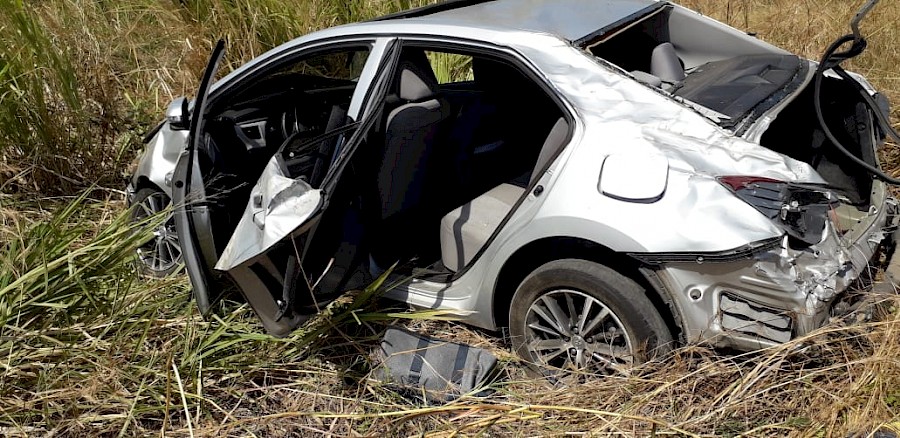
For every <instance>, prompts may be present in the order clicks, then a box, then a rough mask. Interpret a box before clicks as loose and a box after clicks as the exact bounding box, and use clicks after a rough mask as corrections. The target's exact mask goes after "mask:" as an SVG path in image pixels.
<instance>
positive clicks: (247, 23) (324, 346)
mask: <svg viewBox="0 0 900 438" xmlns="http://www.w3.org/2000/svg"><path fill="white" fill-rule="evenodd" d="M412 3H418V2H415V1H414V2H412ZM681 3H682V4H684V5H685V6H688V7H692V8H695V9H699V10H701V11H703V12H704V13H707V14H710V15H712V16H714V17H716V18H718V19H720V20H721V21H724V22H727V23H729V24H732V25H734V26H736V27H738V28H741V29H744V30H748V31H753V32H757V33H758V35H759V37H760V38H762V39H764V40H767V41H771V42H773V43H775V44H778V45H781V46H783V47H785V48H788V49H789V50H792V51H795V52H798V53H801V54H803V55H805V56H808V57H811V58H817V57H818V56H819V52H820V51H821V50H822V49H823V48H824V47H825V45H826V44H827V43H828V42H830V41H831V40H832V39H834V38H836V37H837V36H839V35H842V34H844V33H847V32H848V27H847V23H848V21H849V17H850V16H851V15H852V12H853V11H854V10H855V8H856V7H857V6H858V4H859V3H861V1H852V2H851V1H845V0H801V1H789V0H746V1H731V0H729V1H713V0H684V1H682V2H681ZM882 3H883V4H881V5H880V6H879V8H878V9H877V10H876V12H875V13H874V14H873V16H872V18H871V19H870V20H869V21H867V22H866V24H865V26H864V31H865V32H866V34H867V36H868V37H869V41H870V49H869V51H868V52H867V54H866V55H864V56H863V57H862V58H860V59H858V60H855V61H854V62H853V64H852V66H851V68H852V69H853V70H855V71H859V72H861V73H864V74H866V76H867V77H869V78H870V79H871V80H872V82H873V83H875V85H876V86H877V87H878V88H880V89H881V90H883V91H885V92H886V93H887V94H888V95H889V96H891V97H892V98H893V100H894V101H895V102H900V92H898V87H897V85H898V81H900V69H898V65H900V51H897V50H896V47H900V34H898V31H900V28H898V26H897V24H896V23H897V22H898V20H900V3H898V2H895V1H889V0H885V1H883V2H882ZM411 5H412V4H411V2H395V1H389V0H353V1H350V2H338V1H329V0H308V1H303V2H295V1H287V0H253V1H251V0H191V1H181V2H168V1H155V0H128V1H123V2H93V1H87V0H47V1H43V2H37V3H35V4H33V5H28V6H25V5H24V4H23V3H21V2H19V1H16V0H0V6H2V7H3V10H4V15H2V16H0V190H2V191H3V192H4V193H6V194H3V195H0V317H2V319H3V325H2V327H0V351H2V352H3V355H2V356H0V434H3V435H7V436H50V435H53V436H148V435H160V436H161V435H165V436H191V435H194V436H285V435H299V436H382V435H388V436H413V435H415V436H423V435H424V436H457V435H462V436H469V435H486V436H538V435H548V436H558V435H565V434H574V435H593V436H649V435H652V434H657V435H688V436H692V435H700V436H799V437H807V436H808V437H832V436H833V437H846V436H866V434H869V433H871V432H873V431H875V430H877V429H879V428H882V429H885V430H893V429H897V428H900V312H898V307H900V300H898V299H897V298H896V297H895V296H893V295H888V296H884V297H881V299H882V303H881V305H880V306H878V308H879V309H881V310H880V315H881V316H880V317H879V318H877V319H876V320H875V321H874V322H868V323H862V324H860V323H855V322H849V323H848V322H846V321H834V322H833V323H832V324H830V325H828V326H827V327H825V328H823V329H821V330H819V331H817V332H816V333H813V334H811V335H809V336H807V337H805V338H803V339H798V340H795V341H792V342H791V343H789V344H786V345H784V346H781V347H778V348H774V349H769V350H765V351H760V352H756V353H753V354H746V355H739V356H736V355H728V354H719V353H717V352H715V351H712V350H710V349H707V348H704V347H700V346H688V347H685V348H683V349H681V350H679V351H677V352H675V354H674V355H673V356H671V357H669V358H666V360H665V362H664V363H651V364H647V365H645V366H643V367H641V368H639V369H636V370H634V372H633V374H632V375H631V376H629V377H613V378H606V379H602V380H596V381H592V382H590V383H585V384H579V385H573V386H569V387H554V386H551V385H549V384H548V383H546V382H544V381H542V380H535V379H531V378H529V377H528V376H526V375H525V374H524V372H523V371H522V369H521V367H520V366H519V364H518V363H517V361H516V359H515V358H514V357H513V356H511V355H510V353H509V351H508V350H507V348H506V346H504V345H503V344H502V342H501V341H500V340H499V339H498V338H497V337H496V336H494V335H491V334H488V333H483V332H480V331H476V330H473V329H471V328H467V327H465V326H460V325H456V324H453V323H449V322H436V321H424V320H421V317H422V315H418V316H411V315H409V314H400V315H398V314H392V313H390V312H388V311H387V310H385V309H384V308H380V309H376V308H373V307H372V300H370V299H369V298H368V294H371V293H374V292H375V291H374V290H370V291H367V292H362V293H358V294H356V295H353V296H349V297H347V298H346V299H344V300H342V301H340V302H338V303H336V304H335V305H334V306H333V307H332V308H331V309H330V310H329V311H328V312H327V314H326V315H325V316H322V317H321V318H319V319H318V320H317V321H316V322H314V323H313V324H311V325H310V326H309V327H307V328H305V329H303V330H300V331H298V332H297V333H295V334H293V335H292V336H291V337H289V338H287V339H273V338H270V337H267V336H264V335H261V334H260V333H261V329H260V328H259V326H258V324H257V323H256V322H255V321H254V319H253V317H252V315H251V312H250V311H249V309H248V308H247V307H246V306H240V305H237V304H235V303H223V304H221V305H220V307H219V308H218V309H217V312H216V314H217V315H219V316H218V317H217V318H216V319H214V320H211V321H203V320H202V319H201V318H199V317H198V315H197V314H196V311H195V310H194V307H193V305H192V304H191V302H190V301H189V295H188V292H187V290H188V285H187V282H186V279H185V278H184V277H183V276H181V277H175V278H171V279H168V280H163V281H138V280H137V279H136V278H135V276H134V269H133V268H132V266H131V263H132V260H131V258H130V251H131V249H130V246H133V245H134V244H135V242H136V241H137V238H136V237H134V236H133V235H132V234H131V230H130V229H129V228H128V227H127V226H126V225H125V224H124V221H123V216H122V215H120V214H119V213H118V212H119V211H120V210H121V201H108V200H100V201H92V200H88V199H79V200H75V201H72V202H71V203H68V202H67V203H61V202H60V201H59V200H42V201H40V202H38V201H33V200H28V199H26V198H25V197H23V196H10V195H9V193H11V192H14V193H19V194H22V193H29V194H35V193H37V194H42V195H45V196H46V195H50V194H71V193H73V192H74V191H75V190H80V189H83V188H85V187H88V186H90V185H91V184H92V183H94V182H100V183H101V185H105V186H108V187H113V188H118V181H117V178H118V177H119V176H121V175H122V174H123V173H124V168H125V164H126V163H127V162H128V161H130V160H131V159H132V157H133V156H134V153H135V152H136V150H137V148H138V147H139V145H138V143H137V141H136V139H137V137H138V134H139V133H140V132H141V131H142V130H143V129H145V128H147V127H149V126H150V125H152V124H153V123H154V122H155V120H156V119H157V118H158V117H159V114H160V113H161V111H162V109H163V107H164V106H165V105H166V103H167V102H168V101H169V100H170V99H171V98H172V97H174V96H177V95H181V94H190V93H191V92H192V89H193V87H194V83H195V81H196V78H197V75H198V73H199V70H200V69H201V68H202V66H203V64H204V62H205V57H206V53H207V51H208V49H209V47H210V46H211V44H212V42H213V41H214V40H215V39H216V38H217V37H218V36H220V35H222V34H224V35H226V36H228V37H229V39H230V40H231V46H232V49H231V51H230V55H229V58H228V64H229V66H231V67H233V66H236V65H238V64H240V63H241V62H243V61H246V60H247V59H249V58H251V57H253V56H255V55H257V54H259V53H260V52H261V51H263V50H265V49H267V48H269V47H272V46H273V45H274V44H277V43H280V42H281V41H283V40H286V39H288V38H289V37H292V36H294V35H299V34H302V33H305V32H308V31H310V30H313V29H317V28H321V27H325V26H331V25H334V24H338V23H341V22H344V21H347V20H355V19H361V18H368V17H371V16H374V15H378V14H381V13H384V12H387V11H389V10H395V9H398V8H405V7H409V6H411ZM17 17H18V18H17ZM16 19H19V21H18V22H16V21H15V20H16ZM29 26H31V27H29ZM17 29H32V30H34V32H32V34H31V35H32V37H31V38H30V39H27V38H25V37H24V36H23V34H22V33H17ZM29 66H30V67H29ZM13 73H15V74H13ZM13 79H15V80H13ZM29 105H30V106H29ZM894 115H898V112H897V110H896V109H895V110H894ZM884 156H885V158H886V161H887V162H888V163H889V164H890V167H892V168H897V167H898V165H900V161H898V151H897V148H895V147H889V148H887V149H886V150H885V152H884ZM95 193H96V192H95ZM410 318H413V320H412V321H410ZM357 321H360V322H357ZM388 323H400V324H406V325H409V326H411V327H413V328H415V329H417V330H419V331H422V332H425V333H431V334H434V335H437V336H440V337H443V338H450V339H451V340H461V341H464V342H467V343H470V344H474V345H478V346H483V347H485V348H489V349H491V350H492V351H494V352H495V353H496V354H497V355H498V356H499V357H500V358H501V365H502V367H503V368H504V370H505V371H506V373H507V378H506V379H504V380H503V381H500V382H497V383H494V384H493V388H494V389H495V390H496V393H495V394H494V395H493V396H491V397H489V398H487V399H476V398H471V397H464V398H462V399H461V400H458V401H456V402H452V403H448V404H445V405H434V406H422V405H417V404H415V403H413V402H411V401H410V400H407V399H404V398H401V397H400V396H398V395H397V394H396V393H394V392H392V391H391V390H390V389H388V388H385V387H382V386H381V385H379V384H378V383H376V382H373V381H370V380H368V379H367V373H368V370H369V367H370V364H369V363H368V362H367V357H368V351H369V350H370V349H371V348H372V346H373V345H375V343H376V342H377V338H378V335H379V334H380V332H381V330H383V328H384V327H385V324H388Z"/></svg>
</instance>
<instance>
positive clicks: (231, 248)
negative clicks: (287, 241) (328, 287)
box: [216, 157, 322, 271]
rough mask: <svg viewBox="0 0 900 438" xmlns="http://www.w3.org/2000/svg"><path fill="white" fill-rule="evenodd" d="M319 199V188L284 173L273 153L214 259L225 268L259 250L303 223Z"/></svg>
mask: <svg viewBox="0 0 900 438" xmlns="http://www.w3.org/2000/svg"><path fill="white" fill-rule="evenodd" d="M321 202H322V195H321V191H320V190H318V189H313V188H312V187H311V186H310V185H309V184H307V183H306V181H303V180H300V179H291V178H288V177H287V176H285V175H284V173H283V172H282V171H281V167H280V166H279V164H278V161H276V158H275V157H272V159H271V160H269V163H268V164H267V165H266V168H265V169H264V170H263V173H262V176H261V177H260V179H259V181H258V182H257V183H256V185H255V186H254V187H253V190H252V191H251V194H250V201H249V202H248V203H247V207H246V209H244V214H243V215H242V216H241V220H240V222H239V223H238V226H237V228H235V230H234V233H233V234H232V235H231V240H229V241H228V246H226V247H225V251H223V252H222V257H220V258H219V261H218V262H217V263H216V269H218V270H221V271H228V270H230V269H232V268H234V267H235V266H238V265H240V264H242V263H244V262H246V261H248V260H250V259H252V258H253V257H255V256H257V255H259V254H262V253H263V252H265V251H266V250H268V249H269V248H271V247H272V246H273V245H275V244H276V243H278V242H279V241H280V240H282V239H284V238H285V237H287V236H288V235H289V234H291V233H292V232H293V231H294V230H295V229H297V228H298V227H300V226H301V225H303V224H304V223H305V222H306V221H307V220H308V219H309V218H310V217H311V216H312V215H313V214H315V213H316V211H317V210H318V209H319V206H320V204H321Z"/></svg>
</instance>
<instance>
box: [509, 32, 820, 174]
mask: <svg viewBox="0 0 900 438" xmlns="http://www.w3.org/2000/svg"><path fill="white" fill-rule="evenodd" d="M543 43H544V45H546V41H543ZM521 50H522V51H523V52H526V55H527V56H528V57H530V58H532V59H534V60H535V61H536V64H537V66H538V68H540V69H541V70H542V71H543V72H544V74H545V75H547V76H548V78H549V79H550V80H551V81H552V83H553V84H555V85H556V86H557V87H558V88H559V91H560V92H562V94H563V95H565V96H566V97H567V98H568V99H569V100H570V102H571V103H572V104H573V105H574V106H575V108H574V109H575V110H576V111H577V112H578V113H580V115H581V116H582V118H583V119H584V121H585V125H586V131H585V134H584V135H585V138H584V140H582V141H581V144H582V145H581V147H600V148H603V149H604V150H605V151H608V153H610V154H611V153H616V152H619V151H620V150H621V149H623V148H633V147H634V145H635V144H639V143H646V144H648V145H651V146H652V147H654V148H656V149H658V150H660V151H661V152H663V153H664V154H665V155H666V157H667V158H668V159H669V163H670V166H671V168H672V169H675V170H680V171H684V172H689V173H698V174H705V175H755V176H764V177H769V178H774V179H779V180H782V181H797V182H807V183H824V182H825V181H824V180H823V179H822V178H821V177H820V176H819V175H818V174H817V173H816V172H815V171H814V170H813V169H812V167H810V166H809V165H808V164H806V163H803V162H801V161H797V160H794V159H792V158H789V157H787V156H784V155H781V154H779V153H777V152H774V151H772V150H770V149H767V148H765V147H762V146H760V145H758V144H754V143H751V142H748V141H746V140H744V139H742V138H740V137H735V136H733V135H732V134H731V133H730V132H728V131H726V130H724V129H722V128H720V127H718V126H717V125H715V123H714V122H713V121H712V120H710V119H709V118H707V117H705V116H703V115H701V114H700V113H699V112H697V111H696V110H694V109H693V108H691V107H690V106H689V105H687V104H680V103H677V102H676V101H674V100H672V98H671V97H669V96H667V95H666V94H665V93H664V92H663V91H661V90H658V89H654V88H651V87H649V86H646V85H642V84H640V83H638V82H636V81H634V80H632V79H630V78H628V77H626V76H624V73H622V72H617V67H615V66H613V65H611V64H607V63H606V62H605V61H602V60H598V59H592V58H590V57H589V56H585V54H584V53H583V52H582V51H581V50H579V49H576V48H574V47H571V46H569V45H568V44H566V43H564V42H563V41H558V42H557V43H556V47H554V48H552V55H549V53H550V51H549V50H550V49H545V48H543V47H541V48H529V47H522V48H521Z"/></svg>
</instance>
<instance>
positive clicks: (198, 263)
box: [172, 40, 225, 315]
mask: <svg viewBox="0 0 900 438" xmlns="http://www.w3.org/2000/svg"><path fill="white" fill-rule="evenodd" d="M224 54H225V41H223V40H219V42H218V43H217V44H216V47H215V48H214V49H213V52H212V56H210V58H209V63H208V64H207V65H206V70H205V71H204V72H203V77H202V79H201V80H200V87H199V88H198V89H197V97H196V99H195V100H194V108H193V111H192V113H191V119H190V127H191V128H190V133H189V135H188V142H187V148H186V149H185V150H184V151H183V152H182V154H181V157H179V159H178V164H177V165H176V166H175V172H174V174H173V178H172V180H173V189H172V201H173V205H174V206H175V227H176V228H177V230H178V235H179V239H180V241H181V247H182V252H183V254H184V264H185V267H186V269H187V272H188V276H189V277H190V279H191V285H192V286H193V295H194V299H195V301H196V302H197V307H199V308H200V312H201V313H202V314H204V315H205V314H207V313H208V312H209V309H210V298H209V294H210V289H211V287H212V285H213V283H214V282H215V279H214V273H213V270H212V268H213V266H214V265H215V262H216V250H215V246H214V242H213V239H212V235H211V227H210V225H209V223H210V211H209V208H208V206H207V199H206V192H205V190H204V186H203V178H202V174H201V172H200V164H199V161H200V160H199V159H198V155H197V154H198V144H199V142H200V137H201V136H200V135H199V133H200V132H201V129H202V125H203V114H204V113H205V110H206V101H207V97H208V94H209V87H210V85H212V79H213V76H214V75H215V73H216V70H218V66H219V62H220V61H221V60H222V56H223V55H224Z"/></svg>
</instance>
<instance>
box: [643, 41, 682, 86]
mask: <svg viewBox="0 0 900 438" xmlns="http://www.w3.org/2000/svg"><path fill="white" fill-rule="evenodd" d="M650 74H652V75H653V76H656V77H658V78H660V79H662V81H663V82H667V83H678V82H681V81H683V80H684V78H685V74H684V67H683V66H682V65H681V60H680V59H678V54H677V53H675V46H673V45H672V43H662V44H660V45H658V46H656V47H655V48H654V49H653V53H652V54H651V55H650Z"/></svg>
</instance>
